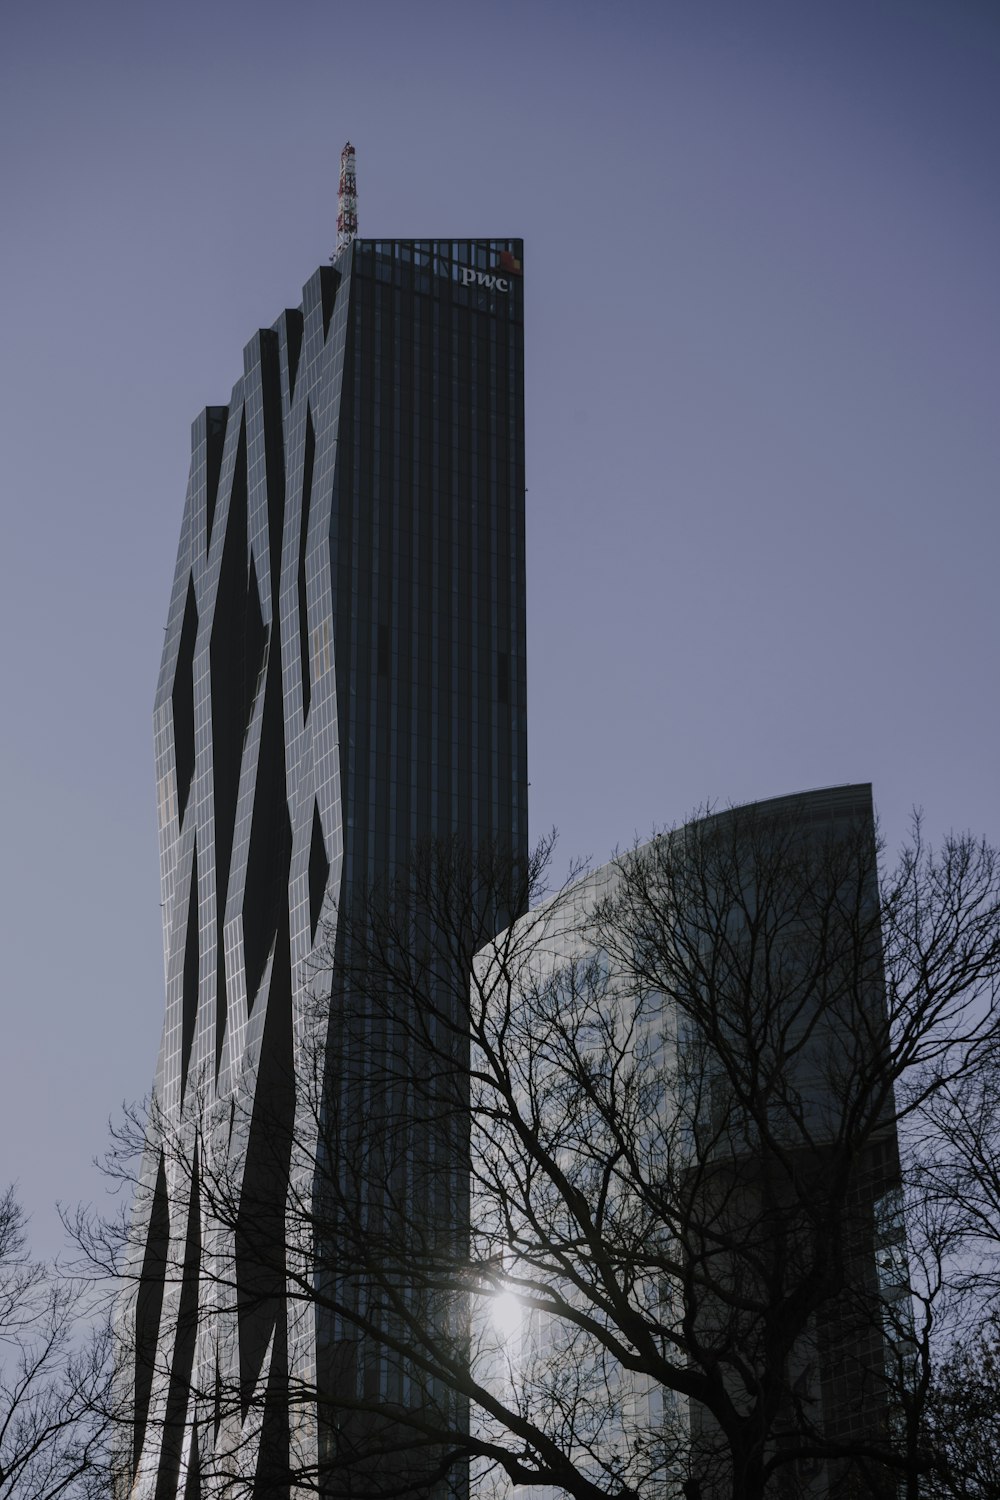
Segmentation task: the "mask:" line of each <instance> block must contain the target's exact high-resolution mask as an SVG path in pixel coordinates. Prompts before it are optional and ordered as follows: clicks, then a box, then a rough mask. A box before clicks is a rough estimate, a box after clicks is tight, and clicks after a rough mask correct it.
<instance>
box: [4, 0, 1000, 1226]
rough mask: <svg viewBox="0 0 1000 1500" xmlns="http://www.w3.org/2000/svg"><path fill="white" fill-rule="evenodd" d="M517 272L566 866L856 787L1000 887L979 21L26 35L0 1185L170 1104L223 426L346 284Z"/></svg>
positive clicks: (9, 465)
mask: <svg viewBox="0 0 1000 1500" xmlns="http://www.w3.org/2000/svg"><path fill="white" fill-rule="evenodd" d="M348 137H350V139H351V140H352V141H353V142H354V144H355V146H356V147H357V152H358V157H357V162H358V187H359V217H360V227H361V233H362V234H363V235H366V236H370V237H379V236H384V237H418V236H442V237H444V236H463V235H464V236H468V235H498V236H499V235H504V236H506V235H521V236H523V238H524V240H525V287H526V321H527V329H526V340H527V381H526V388H527V424H528V431H527V436H528V449H527V460H528V485H529V493H528V497H527V499H528V546H529V557H528V581H529V621H528V623H529V683H530V721H529V749H530V764H531V781H532V788H531V817H532V825H533V830H534V833H535V834H538V833H541V832H542V831H544V830H545V829H547V828H549V827H550V826H551V825H553V824H556V825H558V827H559V829H560V830H561V834H562V849H563V853H564V855H565V856H566V857H567V858H568V857H569V856H570V855H575V854H589V855H592V856H593V857H594V858H595V859H597V860H604V859H605V858H607V857H608V855H609V853H610V851H611V850H612V848H613V847H614V846H615V845H616V844H618V843H627V842H629V841H630V840H631V839H632V837H633V835H634V834H635V833H637V832H638V833H647V832H649V831H650V829H651V828H652V826H653V825H654V824H663V823H668V822H671V821H675V820H678V819H681V818H683V816H684V815H685V814H686V813H688V812H689V811H691V810H692V809H693V808H694V807H695V806H697V805H698V804H701V803H703V802H705V801H706V800H718V801H721V802H726V801H729V800H748V799H755V798H758V797H766V796H771V795H776V794H780V793H784V792H789V791H794V790H796V789H800V788H805V787H813V786H819V785H825V784H828V783H833V782H840V781H849V780H871V781H873V782H874V784H875V793H876V798H877V801H878V804H879V806H880V808H881V810H882V813H883V817H884V821H885V824H886V829H887V832H888V834H889V837H890V839H891V840H893V841H898V839H899V837H900V836H901V834H902V833H903V831H904V828H905V822H906V817H907V812H908V809H909V808H910V807H911V806H912V805H914V804H921V805H922V806H924V807H925V808H926V810H927V815H928V821H929V824H930V827H931V829H932V831H933V832H935V833H937V834H940V832H941V831H943V830H945V829H947V828H949V827H952V826H955V827H958V828H964V827H971V828H973V829H975V830H976V831H979V832H982V833H985V834H987V835H988V836H989V837H990V838H991V839H993V840H995V841H1000V792H998V767H1000V753H998V742H1000V734H998V728H1000V724H998V695H997V670H996V639H997V607H996V596H997V574H998V545H997V543H998V531H1000V526H998V519H997V514H998V511H997V496H998V475H1000V416H998V412H1000V404H998V395H1000V391H998V384H1000V380H998V357H1000V272H998V267H1000V197H998V192H997V161H998V157H1000V5H998V4H997V3H995V0H935V3H925V0H660V3H657V4H652V3H638V0H617V3H614V4H612V3H610V0H602V3H593V0H573V3H564V0H534V3H524V0H507V3H504V4H498V3H495V0H493V3H490V4H482V3H478V0H464V3H452V0H424V3H422V4H415V3H405V4H404V3H398V0H379V3H377V4H374V3H370V4H365V3H363V0H361V3H353V4H351V5H344V4H340V3H337V0H322V3H321V0H284V3H282V4H280V5H278V4H276V3H270V4H264V3H261V0H199V3H197V4H196V3H194V0H173V3H171V4H167V3H165V0H161V3H157V4H151V3H148V0H127V3H126V0H120V3H119V0H90V3H88V4H85V5H83V4H80V3H78V0H74V3H72V4H70V3H69V0H32V3H30V4H29V3H28V0H8V3H7V5H6V6H5V8H4V17H3V46H2V53H0V183H2V212H0V294H2V297H3V304H4V305H3V318H2V325H0V326H2V333H3V338H2V355H0V380H2V390H0V480H2V494H3V501H4V527H3V548H2V554H0V556H2V568H3V580H2V589H0V610H2V612H3V636H2V639H3V662H2V674H3V675H2V683H0V692H2V699H0V701H2V704H3V711H4V732H3V735H2V737H0V756H2V776H0V787H2V795H3V823H2V830H3V837H2V842H0V851H2V861H3V885H2V905H0V912H2V921H3V947H2V952H3V958H4V973H3V998H2V1006H3V1027H2V1031H0V1180H3V1179H7V1178H17V1179H19V1180H20V1182H21V1187H22V1194H23V1197H24V1199H25V1201H26V1203H27V1205H28V1206H29V1208H30V1209H31V1210H32V1211H33V1213H34V1215H35V1229H36V1238H37V1240H38V1243H39V1245H40V1247H41V1248H42V1249H45V1250H51V1249H53V1248H54V1247H55V1245H56V1243H57V1234H56V1228H55V1222H54V1219H53V1216H52V1213H51V1208H50V1205H51V1202H52V1200H54V1199H55V1198H57V1197H59V1198H62V1199H64V1200H69V1201H72V1200H74V1199H76V1198H79V1197H81V1196H90V1195H93V1194H94V1193H95V1192H100V1191H101V1188H100V1184H99V1181H98V1179H97V1178H96V1176H95V1174H94V1173H93V1170H92V1169H91V1167H90V1165H89V1163H90V1158H91V1157H92V1156H93V1155H94V1154H95V1153H97V1152H99V1151H100V1150H101V1149H102V1146H103V1142H104V1136H105V1123H106V1119H107V1116H108V1115H109V1113H111V1112H112V1111H114V1109H115V1108H116V1106H117V1105H118V1104H119V1103H120V1101H121V1100H122V1099H125V1098H135V1097H138V1096H141V1095H142V1094H143V1093H144V1092H145V1091H146V1089H147V1088H148V1086H149V1082H150V1080H151V1077H152V1071H153V1065H154V1061H155V1055H156V1049H157V1045H158V1040H159V1032H160V1026H161V1022H162V1012H163V982H162V959H161V953H162V950H161V942H160V930H159V904H158V903H159V891H158V877H157V854H156V834H155V818H154V795H153V760H152V744H151V731H150V712H151V704H152V698H153V689H154V685H155V679H156V673H157V669H158V664H159V656H160V649H161V644H162V627H163V623H164V620H165V617H166V608H167V602H168V592H169V588H170V581H171V576H172V570H173V565H174V554H175V547H176V541H177V534H178V530H179V525H180V519H181V510H182V505H183V499H184V489H185V483H186V477H187V464H188V446H189V426H190V422H191V420H192V419H193V418H194V416H195V415H196V413H197V412H198V410H199V409H200V408H201V407H202V406H204V405H205V404H209V403H211V404H214V403H219V402H225V401H227V400H228V397H229V392H230V389H231V386H232V384H233V381H234V380H235V379H236V377H237V376H238V375H239V373H240V371H241V369H242V357H241V350H242V348H243V345H244V344H245V343H246V342H247V340H248V339H249V337H250V336H251V334H252V332H253V331H254V329H255V328H257V327H258V326H261V325H263V326H267V325H269V324H271V323H272V322H273V321H274V320H275V318H276V317H277V316H278V314H279V313H280V311H281V309H282V308H283V307H285V306H294V305H296V304H297V303H298V301H299V297H300V288H301V285H302V283H303V282H304V281H305V280H306V279H307V278H308V277H309V276H310V275H311V273H312V272H313V270H314V269H315V268H316V266H317V265H319V264H320V263H322V262H324V261H325V260H326V259H327V257H328V256H329V254H330V251H331V249H332V246H333V242H334V239H335V220H336V179H337V167H338V160H339V153H340V148H341V146H342V145H343V143H344V141H345V139H347V138H348Z"/></svg>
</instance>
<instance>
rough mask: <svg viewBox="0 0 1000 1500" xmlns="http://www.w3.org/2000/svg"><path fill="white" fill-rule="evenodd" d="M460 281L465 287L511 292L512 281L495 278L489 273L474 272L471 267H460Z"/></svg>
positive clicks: (506, 278) (502, 277)
mask: <svg viewBox="0 0 1000 1500" xmlns="http://www.w3.org/2000/svg"><path fill="white" fill-rule="evenodd" d="M458 275H459V279H460V281H461V283H462V285H463V286H483V287H485V288H486V290H487V291H488V292H509V291H510V279H509V278H508V277H506V276H493V275H491V274H490V272H489V271H474V270H473V269H472V267H471V266H459V268H458Z"/></svg>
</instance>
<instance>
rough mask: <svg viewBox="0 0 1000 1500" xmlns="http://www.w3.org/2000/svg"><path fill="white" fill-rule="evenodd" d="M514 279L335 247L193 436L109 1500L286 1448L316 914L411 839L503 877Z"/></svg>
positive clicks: (515, 533) (371, 876) (246, 1465)
mask: <svg viewBox="0 0 1000 1500" xmlns="http://www.w3.org/2000/svg"><path fill="white" fill-rule="evenodd" d="M521 255H522V250H521V244H520V242H519V241H517V240H510V239H507V240H485V239H479V240H448V241H438V240H435V241H368V240H358V239H355V240H354V241H353V243H352V244H348V245H347V246H346V247H345V248H344V249H343V251H342V253H340V254H339V255H338V257H337V259H336V262H335V263H334V264H333V265H331V266H329V267H324V268H322V269H320V270H319V271H317V272H316V274H315V275H314V276H313V277H312V279H311V280H310V281H309V282H308V284H307V285H306V287H305V288H304V290H303V300H302V306H301V307H300V308H298V309H295V310H286V311H285V312H284V313H282V315H281V317H280V318H279V319H278V321H277V322H276V323H275V324H274V326H273V327H272V328H270V329H263V330H260V331H259V332H258V333H257V334H255V336H254V337H253V339H252V340H251V341H250V343H249V344H248V345H247V347H246V349H245V350H244V361H243V375H242V377H241V378H240V379H239V380H238V381H237V383H236V385H235V386H234V388H233V392H232V396H231V398H230V401H229V404H228V406H216V407H209V408H207V410H205V411H204V412H203V413H202V414H201V415H200V416H199V417H198V419H197V420H196V422H195V423H194V427H193V443H192V460H191V471H190V481H189V487H188V493H187V500H186V505H185V510H184V520H183V525H182V530H181V540H180V549H179V553H178V559H177V570H176V574H175V579H174V586H173V593H172V597H171V602H170V613H169V617H168V623H167V632H166V640H165V645H164V653H163V664H162V670H161V674H160V681H159V686H158V690H157V695H156V707H155V731H156V762H157V778H158V793H159V827H160V843H161V873H162V904H163V919H164V957H165V968H166V989H167V1004H166V1020H165V1025H164V1031H163V1041H162V1046H161V1051H160V1057H159V1062H158V1067H157V1073H156V1082H155V1089H154V1099H155V1106H154V1113H153V1119H152V1125H151V1128H150V1133H149V1138H148V1143H147V1148H146V1156H145V1161H144V1164H143V1176H142V1188H141V1191H140V1193H139V1195H138V1199H137V1207H136V1214H135V1222H134V1227H133V1237H132V1251H131V1254H132V1272H133V1277H134V1284H135V1291H134V1293H133V1295H132V1297H131V1299H130V1301H129V1305H128V1307H127V1308H126V1309H125V1311H124V1312H123V1319H122V1326H123V1327H124V1328H127V1329H128V1330H129V1338H128V1339H127V1340H126V1342H125V1350H126V1355H127V1358H126V1364H127V1368H126V1370H125V1379H126V1381H127V1383H128V1384H129V1386H130V1400H131V1403H132V1405H133V1408H134V1414H135V1426H134V1442H133V1443H132V1445H131V1452H130V1454H129V1455H128V1461H127V1465H126V1467H127V1469H128V1476H127V1478H126V1480H125V1481H124V1483H123V1486H122V1488H123V1492H124V1493H128V1494H130V1495H133V1496H135V1497H140V1496H142V1497H146V1496H148V1497H150V1500H173V1497H175V1496H180V1495H183V1496H185V1497H192V1496H196V1495H200V1494H201V1490H200V1488H199V1484H200V1478H199V1476H200V1474H201V1473H202V1472H203V1471H205V1470H206V1469H210V1468H211V1464H212V1451H211V1450H212V1448H213V1445H219V1444H224V1445H226V1446H227V1450H230V1451H236V1450H237V1449H238V1450H239V1452H240V1455H241V1457H240V1463H241V1464H242V1465H243V1469H244V1472H245V1473H246V1474H247V1475H248V1477H250V1478H251V1479H252V1476H253V1474H254V1471H255V1467H257V1468H261V1467H262V1466H266V1465H267V1463H268V1462H270V1459H269V1454H270V1455H272V1456H273V1454H275V1453H278V1454H280V1453H281V1451H283V1446H287V1443H288V1440H289V1438H288V1432H287V1419H288V1412H287V1391H288V1383H289V1376H290V1374H294V1373H295V1372H296V1371H299V1372H302V1371H308V1369H309V1368H310V1367H312V1366H314V1365H315V1362H316V1359H317V1349H316V1330H315V1327H314V1326H313V1325H309V1326H305V1325H308V1324H309V1320H308V1318H307V1319H306V1320H305V1325H304V1323H303V1319H302V1318H299V1319H298V1321H297V1322H296V1326H295V1329H294V1330H292V1328H291V1325H290V1322H289V1317H288V1308H287V1303H286V1298H285V1281H284V1274H283V1267H282V1256H283V1254H284V1248H283V1204H284V1195H285V1192H286V1188H287V1184H288V1176H289V1171H290V1170H293V1168H292V1156H293V1152H292V1144H291V1143H292V1138H293V1135H294V1133H295V1128H296V1118H295V1115H296V1109H297V1107H298V1106H297V1070H298V1069H299V1068H300V1064H301V1059H302V1052H301V1047H302V1044H303V1039H304V1038H305V1037H306V1036H307V1035H312V1036H313V1037H315V1027H314V1026H313V1025H312V1021H311V1019H310V1017H313V1018H314V1010H313V1009H311V1007H312V1000H311V999H310V992H311V990H312V991H314V989H315V973H314V971H313V969H312V968H311V963H312V961H313V960H314V958H315V955H316V953H317V950H318V949H319V948H320V947H321V948H322V951H323V953H324V955H325V959H324V962H327V963H328V962H329V961H330V959H331V955H335V954H336V953H337V952H338V941H339V938H338V934H337V917H338V912H342V911H344V910H346V909H348V908H349V907H350V906H351V904H352V902H353V901H354V899H355V897H356V896H358V895H361V894H363V893H364V892H365V891H366V890H367V889H369V888H370V887H371V886H372V885H373V884H374V883H377V882H379V881H380V880H386V879H389V878H391V877H392V875H393V873H394V872H395V871H398V870H399V869H401V868H403V867H405V864H406V861H407V859H408V858H409V857H410V856H411V854H412V852H413V850H414V849H415V848H416V847H417V845H418V844H419V843H420V841H421V840H423V839H426V838H433V837H444V838H448V837H452V836H454V837H455V838H456V839H458V840H460V841H461V842H462V843H463V845H466V846H469V847H476V846H477V845H478V846H482V845H486V844H493V845H495V846H497V847H499V848H500V849H501V850H504V851H506V852H507V854H508V855H509V856H510V857H511V858H513V860H514V861H515V862H516V861H517V860H519V859H524V857H525V855H526V842H527V793H526V788H527V778H526V727H525V587H524V419H523V339H522V315H523V283H522V279H521ZM511 915H513V914H512V913H508V914H507V916H508V917H509V916H511ZM310 1028H312V1029H310ZM373 1045H376V1046H377V1045H378V1043H377V1042H375V1043H373ZM310 1061H311V1064H312V1063H314V1061H315V1058H314V1057H313V1058H311V1060H310ZM325 1065H326V1085H325V1086H326V1087H328V1088H334V1089H335V1088H336V1087H337V1073H338V1068H339V1067H340V1059H339V1058H338V1057H337V1056H334V1055H330V1056H328V1057H327V1058H326V1059H325ZM361 1109H362V1101H361V1100H360V1099H359V1100H358V1110H359V1111H361ZM234 1121H236V1122H242V1123H236V1124H234ZM177 1140H181V1141H183V1142H184V1143H185V1145H184V1149H183V1150H182V1151H177V1150H171V1149H169V1148H168V1146H167V1145H166V1142H168V1141H177ZM419 1148H420V1147H419V1141H418V1142H416V1144H415V1146H414V1148H413V1149H415V1150H416V1151H419ZM220 1166H224V1168H225V1171H224V1176H225V1179H226V1182H227V1188H228V1190H229V1191H231V1192H232V1193H233V1194H234V1198H233V1201H232V1202H231V1204H230V1205H229V1208H230V1216H229V1220H228V1227H227V1228H226V1229H225V1230H222V1229H220V1228H219V1227H218V1224H217V1223H216V1220H215V1216H214V1212H213V1195H214V1196H215V1197H216V1198H217V1196H218V1194H219V1191H220V1188H219V1181H220ZM223 1242H224V1243H223ZM220 1256H221V1257H223V1258H224V1259H225V1261H226V1264H228V1265H230V1266H231V1267H232V1268H233V1269H232V1273H231V1275H228V1276H222V1277H221V1278H220V1277H214V1278H213V1276H212V1275H211V1274H210V1272H211V1269H212V1264H213V1257H215V1258H216V1262H215V1263H216V1264H217V1263H218V1258H219V1257H220ZM230 1283H231V1284H230ZM206 1298H210V1299H214V1301H215V1302H216V1303H217V1304H218V1307H217V1311H219V1314H220V1315H219V1317H217V1318H216V1319H215V1320H214V1321H212V1320H207V1319H205V1318H202V1317H199V1312H200V1311H204V1309H203V1307H202V1304H203V1302H204V1300H205V1299H206ZM227 1328H228V1330H229V1331H228V1336H226V1337H224V1336H223V1334H222V1333H221V1332H220V1330H224V1329H227ZM321 1354H322V1351H320V1355H321ZM227 1376H228V1377H229V1378H230V1379H232V1377H233V1376H235V1378H236V1388H237V1389H238V1390H239V1391H240V1392H241V1398H240V1402H239V1403H238V1406H237V1410H236V1411H235V1412H233V1411H231V1410H230V1411H228V1412H227V1414H226V1416H225V1417H224V1418H220V1413H219V1411H218V1410H216V1411H215V1412H214V1414H213V1413H212V1411H211V1410H210V1409H209V1410H208V1411H207V1412H206V1408H205V1405H204V1403H205V1401H206V1400H207V1399H208V1395H207V1393H210V1392H211V1389H212V1384H213V1379H214V1381H215V1383H216V1387H217V1388H218V1386H219V1384H220V1382H221V1381H222V1379H223V1378H224V1377H227ZM199 1403H201V1405H200V1406H199ZM279 1467H280V1464H279ZM254 1493H257V1491H256V1490H254Z"/></svg>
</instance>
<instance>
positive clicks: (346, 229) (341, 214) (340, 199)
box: [331, 141, 358, 260]
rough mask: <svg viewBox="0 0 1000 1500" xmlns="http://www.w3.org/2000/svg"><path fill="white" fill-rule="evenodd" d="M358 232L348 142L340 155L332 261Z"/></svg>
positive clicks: (350, 154) (349, 145)
mask: <svg viewBox="0 0 1000 1500" xmlns="http://www.w3.org/2000/svg"><path fill="white" fill-rule="evenodd" d="M357 232H358V186H357V183H356V182H355V180H354V147H353V146H352V145H351V143H350V141H348V143H347V145H346V146H345V147H344V149H343V151H341V153H340V185H339V186H338V188H337V249H336V252H335V254H334V255H333V256H331V259H332V260H336V258H337V256H338V255H339V254H340V252H341V251H342V250H346V249H347V247H348V245H349V244H350V243H351V241H352V240H353V239H354V237H355V235H356V234H357Z"/></svg>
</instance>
